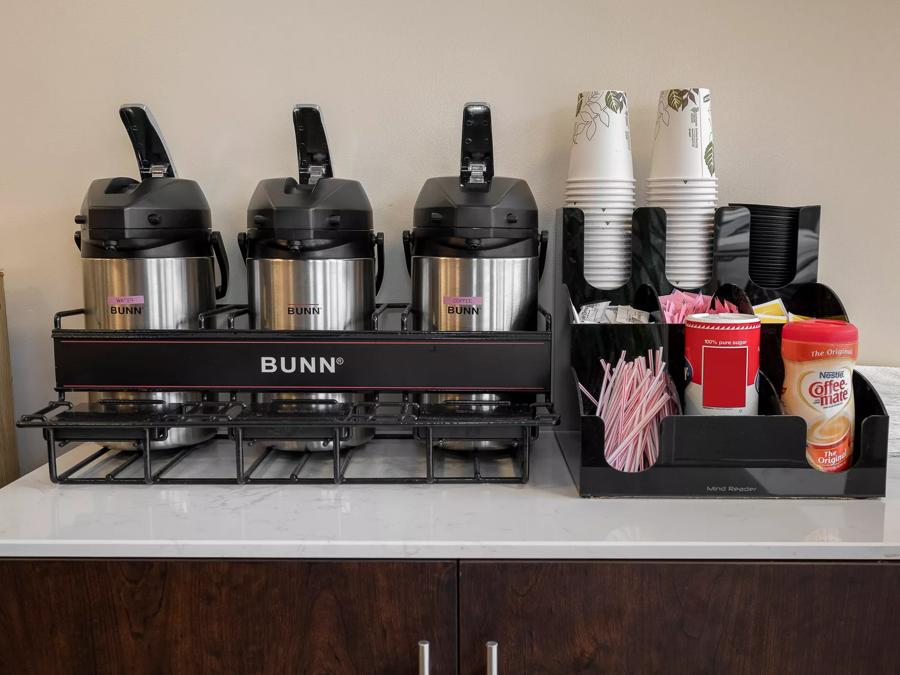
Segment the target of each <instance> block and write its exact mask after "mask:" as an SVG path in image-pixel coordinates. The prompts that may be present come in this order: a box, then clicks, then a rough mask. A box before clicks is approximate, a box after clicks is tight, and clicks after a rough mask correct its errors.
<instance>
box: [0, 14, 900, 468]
mask: <svg viewBox="0 0 900 675" xmlns="http://www.w3.org/2000/svg"><path fill="white" fill-rule="evenodd" d="M0 7H2V9H0V12H2V14H0V63H2V64H3V66H2V69H0V83H2V92H3V98H2V104H0V133H2V139H3V142H2V146H0V268H3V269H5V271H6V282H7V295H8V301H9V308H8V309H9V322H10V332H11V340H12V352H13V362H14V375H15V378H16V381H15V385H16V388H15V395H16V401H15V402H16V408H17V412H18V413H22V412H25V411H26V410H31V409H34V408H36V407H37V406H39V405H40V404H41V403H42V402H45V401H46V400H47V399H48V397H49V396H50V395H51V391H50V387H51V384H52V365H51V350H50V342H49V335H48V332H49V328H50V317H51V315H52V313H53V312H54V311H55V310H58V309H62V308H65V307H77V306H80V304H81V288H80V276H79V260H78V254H77V252H76V250H75V247H74V245H73V243H72V232H73V230H74V229H75V226H74V224H73V222H72V216H73V215H74V214H75V213H76V211H77V210H78V208H79V206H80V203H81V199H82V197H83V194H84V191H85V189H86V187H87V185H88V182H89V180H90V179H92V178H95V177H100V176H112V175H135V173H136V171H135V166H134V160H133V157H132V154H131V150H130V147H129V145H128V142H127V140H126V137H125V134H124V131H123V129H122V127H121V125H120V123H119V121H118V117H117V115H116V107H117V106H118V105H119V104H120V103H123V102H134V101H141V102H146V103H148V104H150V105H151V107H152V109H153V111H154V112H155V114H156V117H157V119H158V121H159V123H160V125H161V126H162V128H163V131H164V133H165V135H166V137H167V140H168V142H169V145H170V147H171V149H172V151H173V154H174V157H175V161H176V166H177V168H178V170H179V172H180V174H181V175H182V176H185V177H190V178H194V179H196V180H198V181H199V182H200V184H201V185H202V186H203V188H204V189H205V191H206V194H207V197H208V199H209V201H210V203H211V205H212V209H213V218H214V222H215V226H216V228H217V229H219V230H221V231H222V232H223V233H224V234H225V236H226V238H227V240H228V241H229V244H230V246H231V251H230V252H231V254H232V268H233V269H234V270H235V271H236V272H237V273H238V274H237V280H236V283H235V284H234V286H233V289H232V291H231V292H230V294H229V295H230V299H232V300H235V301H237V300H241V299H243V297H244V284H243V279H242V278H241V276H240V271H241V267H240V266H239V264H238V255H237V248H236V245H235V244H234V237H235V235H236V234H237V232H238V231H239V229H241V227H242V226H243V224H244V217H245V208H246V206H247V200H248V199H249V196H250V193H251V191H252V190H253V187H254V186H255V184H256V182H257V181H258V180H259V179H260V178H263V177H271V176H278V175H292V174H293V173H294V172H295V171H296V163H295V159H294V156H293V142H294V141H293V135H292V130H291V125H290V116H289V115H290V107H291V105H292V104H294V103H297V102H316V103H319V104H320V105H322V106H323V108H324V112H325V114H326V122H327V126H328V131H329V133H330V140H331V145H332V150H333V154H334V158H335V164H336V168H337V171H338V173H339V175H341V176H345V177H353V178H358V179H361V180H362V181H363V182H364V183H365V185H366V188H367V190H368V192H369V196H370V198H371V200H372V204H373V206H374V208H375V217H376V220H377V225H378V227H379V228H381V229H383V230H384V231H385V232H386V234H387V238H388V241H389V243H390V256H389V263H390V268H389V269H388V272H387V279H386V284H385V289H386V290H385V292H384V293H383V297H384V298H392V299H399V298H402V297H405V294H406V293H407V292H408V291H407V288H408V286H407V280H406V272H405V269H404V267H403V265H402V262H401V255H400V239H399V233H400V231H401V229H403V228H404V227H405V226H407V224H408V221H409V217H410V212H411V208H412V204H413V201H414V199H415V196H416V194H417V191H418V189H419V187H420V186H421V184H422V181H423V180H424V179H425V178H426V177H427V176H431V175H438V174H447V173H453V172H454V171H455V170H456V166H457V160H458V154H457V153H458V143H459V123H460V122H459V121H460V109H461V106H462V104H463V103H464V102H465V101H467V100H479V99H483V100H487V101H489V102H490V103H491V104H492V106H493V111H494V125H495V127H494V128H495V146H494V147H495V153H496V161H497V170H498V173H500V174H505V175H516V176H521V177H524V178H526V179H527V180H528V181H529V182H530V183H531V185H532V188H533V190H534V192H535V196H536V197H537V200H538V203H539V204H540V205H541V208H542V213H543V216H544V218H545V221H546V222H547V223H550V222H551V218H552V213H553V210H554V208H555V207H556V206H558V205H559V204H560V202H561V200H562V192H563V180H564V177H565V171H566V162H567V141H568V139H569V135H570V115H571V114H572V112H573V108H574V105H575V94H576V92H577V91H579V90H580V89H584V88H603V87H608V88H623V89H625V90H627V91H628V94H629V97H630V100H631V106H632V111H633V115H632V125H633V126H632V133H633V137H634V148H635V152H636V160H635V161H636V170H637V175H638V176H643V175H644V174H645V173H646V170H647V165H648V158H649V151H650V134H651V130H652V125H653V116H654V110H655V104H656V96H657V94H658V91H659V89H661V88H666V87H673V86H683V87H691V86H702V87H709V88H711V89H712V92H713V111H714V121H715V126H716V146H717V162H716V163H717V165H718V166H719V172H720V177H721V178H720V188H721V195H722V198H723V201H727V200H746V201H763V200H764V201H766V202H773V203H786V204H805V203H821V204H822V205H823V215H822V234H823V246H822V261H821V266H820V272H821V279H822V280H823V281H824V282H825V283H828V284H830V285H832V286H833V287H834V288H835V289H836V290H837V291H838V292H839V294H840V295H841V296H842V297H843V299H844V300H845V302H846V304H847V306H848V308H849V309H850V312H851V316H852V318H854V319H855V320H856V321H857V322H858V323H859V325H860V326H861V328H862V336H861V340H862V360H863V361H865V362H867V363H891V364H895V365H900V353H898V350H897V348H896V347H895V346H894V345H895V342H896V336H897V335H898V334H900V313H898V312H897V311H896V309H894V307H895V306H896V304H897V302H898V298H897V296H896V292H897V290H898V284H897V281H898V278H900V272H898V269H900V264H898V261H897V255H898V251H900V227H898V222H897V221H898V218H897V216H896V209H894V208H889V206H888V205H889V204H890V202H891V201H893V200H894V198H895V194H896V189H897V186H898V185H900V122H898V119H900V118H898V115H900V75H898V71H897V68H898V65H900V46H898V45H900V35H898V33H900V3H897V2H894V1H891V0H885V1H883V2H881V1H879V0H859V1H857V2H852V3H850V2H843V1H842V2H834V1H831V0H822V1H813V0H807V1H805V2H785V0H775V1H773V0H754V1H752V2H751V1H747V0H741V1H740V2H732V1H731V0H721V1H719V2H712V1H710V2H699V1H696V0H681V1H677V0H666V1H653V2H649V1H645V0H626V1H624V2H623V1H621V0H619V1H617V2H606V1H584V0H583V1H579V2H550V1H546V2H533V1H530V0H528V1H524V0H519V1H507V2H489V1H486V2H470V1H468V0H454V1H450V0H444V1H442V2H431V1H429V0H402V1H397V2H391V3H388V2H373V1H371V0H370V1H368V2H340V1H337V0H331V1H322V0H319V1H317V2H305V1H303V0H277V1H274V2H266V1H265V0H259V1H257V2H248V1H247V0H242V1H239V2H234V1H225V0H219V1H217V2H190V1H185V0H177V1H176V0H154V1H149V2H148V1H146V0H142V1H141V2H134V1H132V0H99V1H95V2H84V1H81V2H77V1H76V2H73V1H72V0H65V1H56V2H49V1H47V0H32V1H30V2H22V1H19V2H14V1H13V0H5V1H4V2H3V3H2V5H0ZM640 183H641V185H642V183H643V181H641V182H640ZM19 438H20V447H21V448H22V450H21V452H22V459H23V461H22V465H23V468H30V467H33V466H35V465H36V464H37V463H39V462H40V461H41V452H42V448H41V443H40V441H39V435H38V434H36V433H31V432H29V433H28V434H27V435H23V434H21V433H20V437H19Z"/></svg>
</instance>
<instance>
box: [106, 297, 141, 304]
mask: <svg viewBox="0 0 900 675" xmlns="http://www.w3.org/2000/svg"><path fill="white" fill-rule="evenodd" d="M106 304H107V305H143V304H144V296H143V295H110V296H107V298H106Z"/></svg>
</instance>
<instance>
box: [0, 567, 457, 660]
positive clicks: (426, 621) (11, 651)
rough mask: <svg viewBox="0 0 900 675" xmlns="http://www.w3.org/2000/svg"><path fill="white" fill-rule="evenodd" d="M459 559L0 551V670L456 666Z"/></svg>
mask: <svg viewBox="0 0 900 675" xmlns="http://www.w3.org/2000/svg"><path fill="white" fill-rule="evenodd" d="M456 573H457V566H456V563H455V562H356V561H350V562H342V561H315V562H312V561H304V562H300V561H271V560H269V561H211V560H153V561H150V560H146V561H145V560H142V561H123V560H67V561H46V560H43V561H34V560H3V561H0V673H16V674H17V675H23V674H26V673H36V674H40V675H46V674H48V673H54V674H57V673H73V674H74V673H77V674H79V675H84V674H86V673H110V674H114V675H121V674H122V673H128V674H129V675H133V674H135V673H160V674H163V673H165V674H166V675H168V674H170V673H172V674H175V673H189V674H190V675H198V674H200V673H222V674H224V673H227V674H228V675H233V674H238V673H278V674H279V675H280V674H288V673H298V674H303V675H307V674H316V673H329V674H343V673H347V674H357V673H366V674H367V675H368V674H369V673H390V675H397V674H404V673H412V674H415V673H418V656H417V649H418V646H417V645H418V641H419V640H429V641H430V643H431V672H432V673H435V674H437V675H440V674H442V673H447V674H450V673H456V672H457V635H456V603H457V597H456Z"/></svg>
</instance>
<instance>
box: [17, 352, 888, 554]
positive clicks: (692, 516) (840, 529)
mask: <svg viewBox="0 0 900 675" xmlns="http://www.w3.org/2000/svg"><path fill="white" fill-rule="evenodd" d="M866 375H867V376H869V377H870V379H872V381H873V383H875V384H876V387H878V389H879V391H881V392H882V394H883V395H884V398H885V399H886V401H887V400H888V399H889V400H890V406H889V407H891V408H893V409H892V410H891V412H892V413H894V414H896V413H897V412H900V411H898V406H897V404H898V403H900V369H890V370H889V369H879V371H877V372H876V371H874V370H871V369H868V370H867V372H866ZM895 434H896V431H894V430H893V429H892V441H891V442H892V451H893V450H896V449H897V447H898V444H900V439H897V438H896V435H895ZM383 442H384V441H379V443H383ZM86 452H87V449H86V448H85V449H82V448H77V449H75V450H73V451H72V453H70V455H71V457H70V456H69V455H67V456H66V459H67V460H71V459H72V458H74V457H77V456H79V455H81V454H84V453H86ZM221 457H222V459H221V461H222V462H225V461H230V456H229V454H228V452H227V450H226V449H225V448H223V450H222V454H221ZM12 556H17V557H21V556H53V557H216V558H431V559H435V558H444V559H455V558H467V559H473V558H476V559H477V558H545V559H578V558H580V559H610V558H630V559H661V558H669V559H794V560H796V559H807V560H825V559H833V560H838V559H882V560H883V559H896V560H900V457H898V456H893V457H891V458H890V461H889V466H888V488H887V497H886V498H885V499H873V500H815V499H804V500H801V499H782V500H773V499H759V500H747V499H743V500H739V499H703V500H699V499H678V500H674V499H602V500H599V499H593V500H591V499H579V498H578V497H577V496H576V492H575V488H574V486H573V484H572V481H571V478H570V477H569V474H568V471H567V469H566V466H565V462H564V461H563V459H562V456H561V454H560V452H559V450H558V449H557V447H556V444H555V441H554V440H553V438H552V436H551V435H550V434H545V435H544V436H543V437H542V438H541V439H540V440H539V441H538V444H537V446H536V448H535V451H534V460H533V467H532V480H531V482H530V483H529V484H527V485H444V484H441V485H342V486H340V487H333V486H313V485H302V486H300V485H279V486H271V485H270V486H263V485H250V486H212V485H208V486H198V485H190V486H188V485H166V486H151V487H145V486H134V485H100V486H84V485H65V486H60V485H53V484H52V483H51V482H50V480H49V478H48V475H47V470H46V467H42V468H40V469H37V470H35V471H34V472H32V473H30V474H28V475H27V476H25V477H23V478H21V479H20V480H18V481H16V482H15V483H13V484H11V485H8V486H7V487H5V488H3V489H2V490H0V557H12Z"/></svg>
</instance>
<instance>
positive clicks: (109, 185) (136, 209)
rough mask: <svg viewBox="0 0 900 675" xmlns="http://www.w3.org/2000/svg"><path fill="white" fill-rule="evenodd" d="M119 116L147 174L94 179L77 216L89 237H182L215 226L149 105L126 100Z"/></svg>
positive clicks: (87, 237) (197, 186) (82, 228)
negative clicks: (178, 169) (183, 174)
mask: <svg viewBox="0 0 900 675" xmlns="http://www.w3.org/2000/svg"><path fill="white" fill-rule="evenodd" d="M119 117H120V118H121V120H122V123H123V124H124V125H125V129H126V131H127V132H128V137H129V139H130V140H131V144H132V147H133V148H134V154H135V157H136V158H137V162H138V169H139V170H140V175H141V180H140V181H137V180H135V179H133V178H127V177H118V178H100V179H97V180H94V181H92V182H91V185H90V187H89V188H88V191H87V194H86V195H85V197H84V201H83V203H82V206H81V213H80V214H79V215H77V216H76V217H75V222H76V223H77V224H78V225H80V226H81V232H82V239H83V240H125V239H153V240H167V239H173V240H174V239H181V238H184V237H190V236H193V235H196V234H203V235H205V234H206V233H208V232H209V231H210V229H211V227H212V223H211V219H210V213H209V203H208V202H207V201H206V197H205V196H204V194H203V190H201V189H200V186H199V185H198V184H197V183H196V182H195V181H192V180H187V179H184V178H176V174H175V166H174V165H173V163H172V160H171V159H170V157H169V152H168V149H167V148H166V144H165V141H164V140H163V137H162V134H161V133H160V131H159V127H158V126H157V124H156V120H155V119H154V118H153V115H152V113H151V112H150V110H149V108H147V106H145V105H142V104H139V103H138V104H129V105H123V106H122V107H121V108H119Z"/></svg>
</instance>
